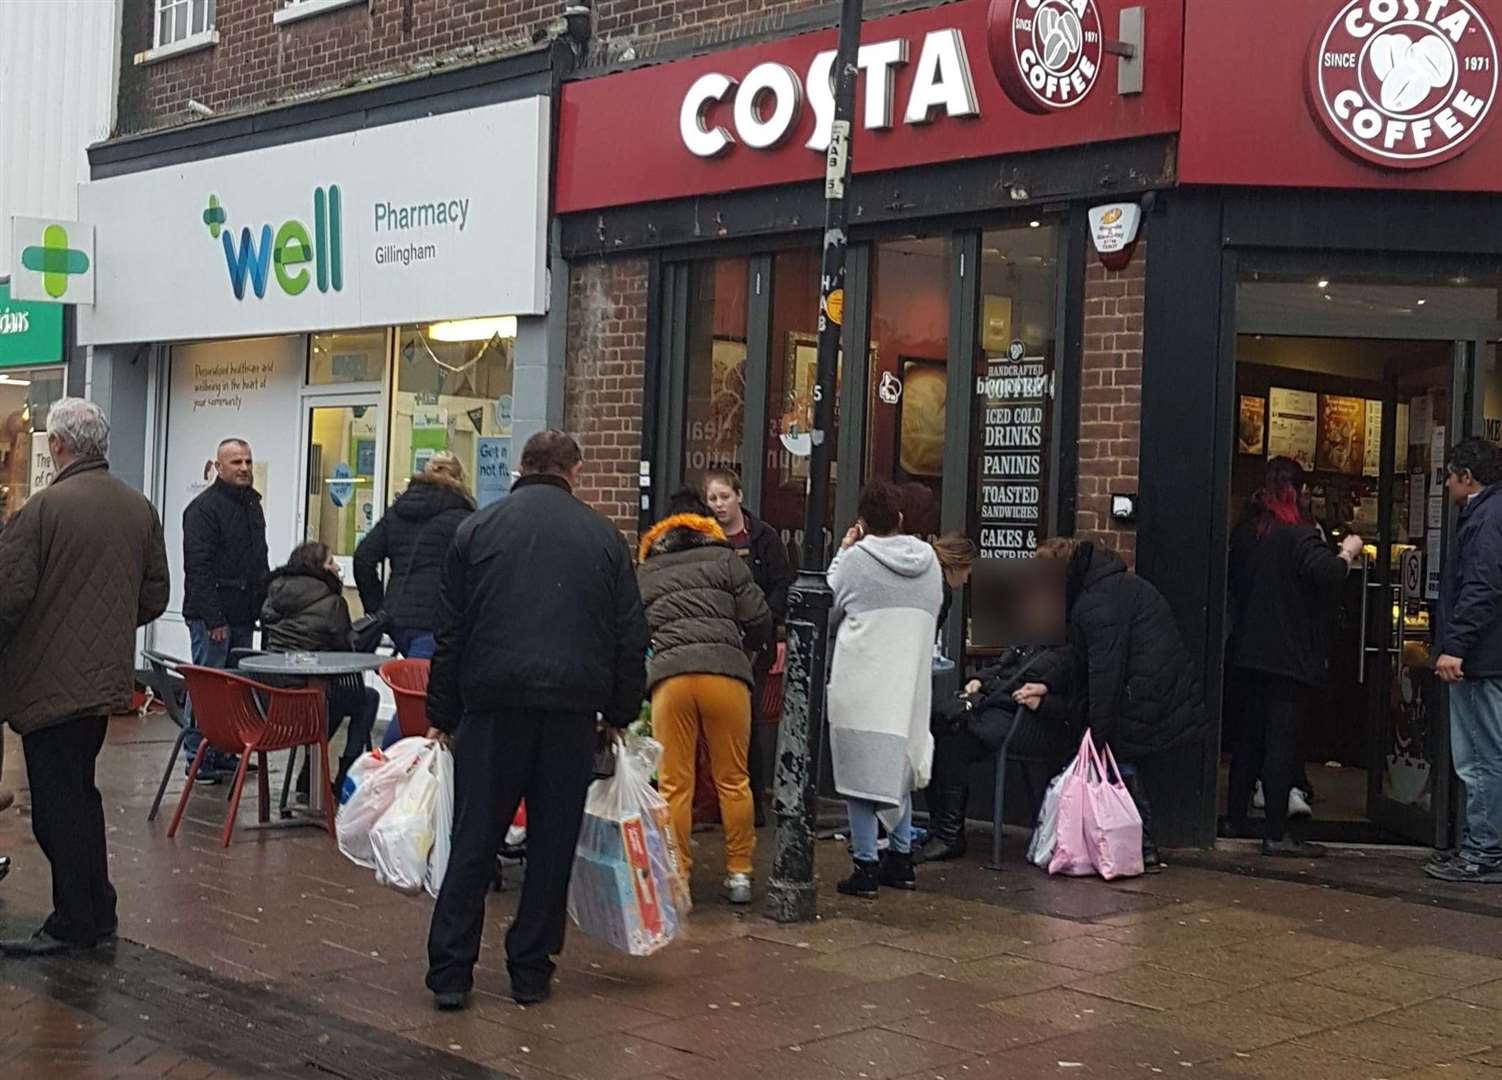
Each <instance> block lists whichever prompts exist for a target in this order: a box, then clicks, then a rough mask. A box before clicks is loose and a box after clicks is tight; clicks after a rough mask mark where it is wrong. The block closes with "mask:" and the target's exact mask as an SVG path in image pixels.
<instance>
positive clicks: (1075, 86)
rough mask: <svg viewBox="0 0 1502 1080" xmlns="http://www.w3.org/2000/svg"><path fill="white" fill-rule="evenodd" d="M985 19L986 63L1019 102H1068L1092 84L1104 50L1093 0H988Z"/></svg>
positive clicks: (1049, 106) (1046, 106)
mask: <svg viewBox="0 0 1502 1080" xmlns="http://www.w3.org/2000/svg"><path fill="white" fill-rule="evenodd" d="M986 21H987V39H988V41H987V43H988V45H989V47H990V52H991V67H992V68H993V69H994V70H995V72H996V78H997V81H998V82H1000V83H1001V88H1002V89H1003V90H1005V91H1006V92H1007V96H1008V97H1009V98H1011V99H1012V100H1013V101H1014V102H1016V103H1017V105H1018V106H1020V107H1021V108H1024V109H1026V110H1028V111H1029V112H1034V113H1046V112H1049V111H1051V110H1054V109H1068V108H1072V107H1074V106H1075V105H1078V104H1079V103H1080V102H1082V101H1084V100H1085V97H1086V96H1087V95H1088V94H1089V93H1090V91H1091V90H1092V89H1093V88H1094V86H1095V80H1096V78H1097V77H1098V76H1099V75H1100V65H1101V58H1102V55H1103V53H1104V50H1105V38H1104V37H1103V36H1102V34H1101V24H1100V12H1099V11H1097V10H1096V8H1095V0H991V7H990V9H989V11H988V13H987V20H986Z"/></svg>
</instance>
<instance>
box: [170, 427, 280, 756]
mask: <svg viewBox="0 0 1502 1080" xmlns="http://www.w3.org/2000/svg"><path fill="white" fill-rule="evenodd" d="M214 469H215V472H216V473H217V477H216V479H215V480H214V482H213V483H212V484H211V485H209V487H207V488H206V489H204V490H203V491H202V492H200V493H199V495H198V497H197V498H195V499H194V500H193V501H192V502H190V503H189V504H188V508H187V509H186V510H184V511H183V579H184V580H183V618H184V619H185V620H186V621H187V623H188V635H189V639H190V641H191V643H192V650H193V654H192V655H193V663H194V664H196V665H198V666H199V667H213V668H224V667H228V666H229V658H230V653H231V652H232V651H233V650H235V649H249V648H252V647H253V646H254V644H255V632H256V618H257V616H258V615H259V613H260V611H261V605H262V603H264V602H265V600H266V581H267V579H268V578H269V577H270V576H271V565H270V562H269V560H268V558H267V551H266V515H265V514H264V513H263V512H262V510H261V495H260V492H258V491H256V489H255V487H254V483H255V458H254V455H253V454H252V453H251V449H250V444H249V443H248V442H246V441H245V440H244V439H225V440H224V441H223V442H221V443H220V444H219V449H218V453H217V454H216V457H215V462H214ZM188 707H189V709H190V710H191V708H192V703H191V702H190V703H189V706H188ZM198 742H199V736H198V733H197V732H196V731H190V732H189V733H188V737H187V738H186V739H184V740H183V753H184V754H186V755H187V761H188V763H189V764H190V765H191V763H192V761H193V756H194V755H195V754H197V753H198ZM215 759H216V760H210V761H206V762H205V764H204V772H205V775H202V776H199V777H198V779H199V780H200V781H213V780H215V779H216V778H217V777H218V776H219V775H220V774H221V773H223V772H225V771H229V770H233V769H235V768H236V766H237V765H238V764H239V762H238V759H236V758H234V757H230V758H218V757H217V755H215Z"/></svg>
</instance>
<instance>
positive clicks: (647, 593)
mask: <svg viewBox="0 0 1502 1080" xmlns="http://www.w3.org/2000/svg"><path fill="white" fill-rule="evenodd" d="M639 554H640V555H641V559H642V562H641V566H640V568H639V569H638V570H637V572H636V575H637V581H638V583H639V584H640V586H641V598H642V607H643V608H644V610H645V611H646V614H647V628H648V630H649V631H650V632H651V634H652V656H651V659H649V660H648V661H647V687H648V689H649V690H650V689H651V688H652V687H655V686H656V685H657V684H658V683H660V682H662V681H664V680H665V679H671V678H672V677H673V676H675V675H724V676H728V677H729V678H732V679H739V680H741V682H743V683H745V684H746V685H747V686H751V685H753V682H752V676H751V661H750V659H749V657H748V653H755V652H759V651H760V650H761V649H763V648H764V647H765V646H766V645H767V643H768V642H769V641H771V640H772V612H771V610H770V609H769V608H768V606H767V601H766V598H765V597H764V596H763V595H762V591H761V589H760V587H758V586H757V584H756V581H755V579H754V578H753V577H752V576H751V570H750V568H748V567H747V566H746V564H745V562H744V561H743V560H742V559H741V557H740V556H739V555H737V554H735V552H733V551H732V550H731V549H730V546H729V544H727V543H726V542H725V534H724V532H723V531H721V529H720V527H719V525H717V524H716V523H715V521H714V519H713V518H707V517H699V516H698V515H696V514H675V515H674V516H673V517H670V518H665V519H663V520H662V521H659V522H658V523H657V524H656V525H654V526H653V527H652V528H651V529H649V530H647V533H646V535H645V536H643V537H642V539H641V549H640V552H639Z"/></svg>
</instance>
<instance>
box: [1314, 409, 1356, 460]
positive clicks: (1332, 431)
mask: <svg viewBox="0 0 1502 1080" xmlns="http://www.w3.org/2000/svg"><path fill="white" fill-rule="evenodd" d="M1365 463H1366V402H1365V401H1363V400H1362V399H1361V398H1353V397H1341V396H1339V395H1336V394H1320V395H1319V438H1318V442H1317V446H1316V449H1315V455H1314V467H1315V468H1316V469H1318V470H1320V471H1322V472H1334V473H1343V474H1345V475H1347V476H1360V475H1361V470H1362V468H1363V466H1364V465H1365Z"/></svg>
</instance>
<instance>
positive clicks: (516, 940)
mask: <svg viewBox="0 0 1502 1080" xmlns="http://www.w3.org/2000/svg"><path fill="white" fill-rule="evenodd" d="M581 467H582V455H581V454H580V452H579V445H578V443H576V442H574V440H573V439H572V438H570V437H569V436H568V435H566V434H564V433H563V432H561V431H543V432H540V433H538V434H537V435H534V436H532V438H531V439H529V440H528V441H527V445H526V448H525V449H524V450H523V452H522V459H521V478H520V479H519V480H517V482H516V484H515V486H514V487H513V488H512V489H511V494H510V495H509V496H508V497H507V498H506V499H505V500H503V501H501V502H499V503H495V504H493V505H491V506H489V507H487V508H486V509H484V510H481V511H480V512H479V513H476V514H474V515H472V516H471V517H469V518H468V519H467V520H466V521H465V522H464V524H463V525H461V526H460V527H459V531H458V533H457V535H456V536H455V537H454V543H453V546H452V547H450V548H449V552H448V557H447V560H446V563H445V566H444V572H443V585H442V591H441V595H440V599H439V612H438V629H437V634H436V638H437V650H436V652H435V653H434V656H433V667H432V671H431V676H430V679H429V682H428V717H429V721H430V723H432V725H433V730H432V731H430V732H429V735H430V737H433V738H442V739H447V738H449V737H452V739H453V751H454V831H453V843H452V848H451V854H450V856H449V864H448V871H447V873H446V874H445V876H444V879H443V888H442V889H441V890H439V896H438V904H437V907H436V908H435V909H434V911H433V924H432V928H431V930H430V931H429V934H428V977H427V985H428V989H430V990H431V991H433V994H434V995H435V1001H436V1003H437V1005H438V1007H439V1008H440V1009H459V1008H463V1007H464V1004H465V1001H466V999H467V997H468V995H469V991H470V989H471V987H472V986H473V983H474V966H475V962H476V961H477V960H478V959H479V955H480V935H481V930H482V928H483V925H484V918H485V894H486V892H487V891H488V890H489V887H490V883H491V882H492V881H493V880H494V877H495V854H496V849H497V848H498V847H499V846H500V843H501V841H502V839H503V838H504V837H505V832H506V827H507V825H509V824H510V822H511V818H512V816H513V815H514V814H515V813H516V808H517V804H518V803H519V802H520V801H521V800H522V799H523V798H525V799H526V801H527V876H526V881H525V883H524V884H523V886H522V895H521V903H520V904H519V905H518V907H517V912H516V919H515V921H514V922H513V923H512V925H511V930H510V932H509V933H508V934H507V935H506V956H507V968H508V969H509V970H510V973H511V993H512V996H513V997H514V998H515V999H516V1000H517V1001H518V1002H519V1003H522V1004H531V1003H535V1002H539V1001H542V1000H544V999H545V998H546V997H547V996H548V994H549V992H550V989H551V983H552V975H553V961H552V959H551V958H552V957H553V956H556V955H557V954H558V953H559V952H561V951H562V950H563V931H564V921H565V918H566V915H567V911H566V908H565V903H566V900H567V897H568V882H569V874H570V872H571V870H572V869H573V858H574V848H575V846H576V844H577V843H578V839H579V826H580V823H581V821H582V819H583V816H584V797H585V793H586V792H587V791H588V789H589V783H590V779H591V777H592V775H593V772H592V767H593V761H594V750H595V747H596V730H597V724H598V723H599V721H600V720H601V719H603V720H604V722H605V723H606V724H608V725H609V726H610V727H611V728H613V729H616V730H620V729H622V728H625V727H626V725H628V724H629V723H630V722H631V721H632V720H634V719H635V718H636V715H637V713H638V712H639V711H640V709H641V703H642V695H643V693H644V692H645V689H646V648H647V624H646V619H645V618H644V617H643V614H642V604H641V595H640V593H639V592H638V591H637V585H636V572H635V568H634V567H633V566H632V563H631V555H630V552H629V551H628V550H627V548H626V542H625V539H624V538H623V537H622V536H621V534H620V532H619V531H618V530H617V529H616V528H615V526H613V525H612V524H610V522H609V521H607V520H606V519H605V518H604V517H602V516H601V515H600V514H598V513H596V512H595V511H593V510H591V509H590V508H589V507H588V506H586V505H584V503H582V502H580V501H579V500H578V499H576V498H575V497H574V495H573V485H574V483H575V482H576V480H577V478H578V475H579V472H580V469H581Z"/></svg>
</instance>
